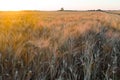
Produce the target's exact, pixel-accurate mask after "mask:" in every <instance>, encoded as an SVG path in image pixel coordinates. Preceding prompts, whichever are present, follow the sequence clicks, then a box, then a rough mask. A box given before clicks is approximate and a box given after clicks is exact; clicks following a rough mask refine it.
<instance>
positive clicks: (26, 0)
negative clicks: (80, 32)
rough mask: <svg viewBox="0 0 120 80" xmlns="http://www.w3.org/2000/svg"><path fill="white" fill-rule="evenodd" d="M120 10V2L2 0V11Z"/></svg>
mask: <svg viewBox="0 0 120 80" xmlns="http://www.w3.org/2000/svg"><path fill="white" fill-rule="evenodd" d="M61 7H63V8H64V9H66V10H91V9H105V10H118V9H119V10H120V0H0V10H4V11H7V10H59V9H60V8H61Z"/></svg>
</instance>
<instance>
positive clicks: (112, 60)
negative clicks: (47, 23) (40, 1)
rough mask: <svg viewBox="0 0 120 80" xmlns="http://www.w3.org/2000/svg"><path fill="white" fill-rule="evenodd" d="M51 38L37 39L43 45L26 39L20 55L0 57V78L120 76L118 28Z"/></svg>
mask: <svg viewBox="0 0 120 80" xmlns="http://www.w3.org/2000/svg"><path fill="white" fill-rule="evenodd" d="M54 40H55V38H52V39H48V40H44V42H40V43H39V44H40V45H44V46H42V47H41V46H37V45H34V44H35V42H28V43H26V44H25V45H24V49H23V50H22V52H24V53H22V54H21V56H17V57H16V56H14V58H13V55H8V56H6V57H5V58H1V60H0V80H119V79H120V31H119V30H116V29H114V28H110V27H99V28H97V29H96V30H92V29H90V30H88V31H86V32H85V33H84V34H80V35H79V36H77V37H74V36H70V37H69V38H67V40H66V41H64V42H63V44H61V45H60V44H58V43H57V42H55V41H54ZM37 43H38V42H37ZM18 52H19V51H18ZM0 57H1V54H0Z"/></svg>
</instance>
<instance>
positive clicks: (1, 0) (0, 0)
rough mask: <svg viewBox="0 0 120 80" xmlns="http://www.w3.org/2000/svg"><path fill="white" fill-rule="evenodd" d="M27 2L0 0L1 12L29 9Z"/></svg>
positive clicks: (22, 0)
mask: <svg viewBox="0 0 120 80" xmlns="http://www.w3.org/2000/svg"><path fill="white" fill-rule="evenodd" d="M25 5H26V0H0V11H19V10H23V9H27V8H25V7H24V6H25Z"/></svg>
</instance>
